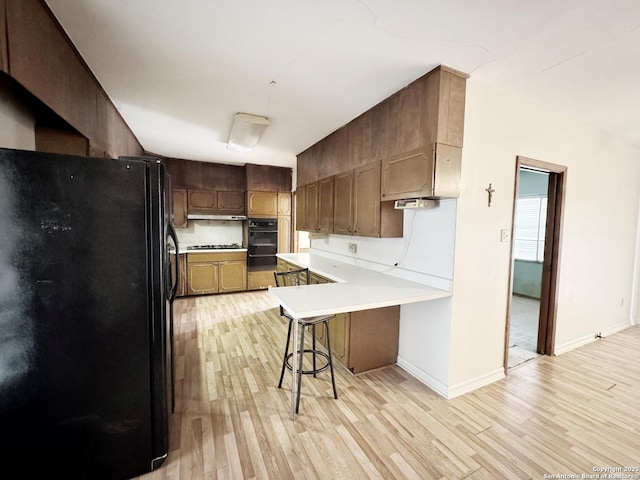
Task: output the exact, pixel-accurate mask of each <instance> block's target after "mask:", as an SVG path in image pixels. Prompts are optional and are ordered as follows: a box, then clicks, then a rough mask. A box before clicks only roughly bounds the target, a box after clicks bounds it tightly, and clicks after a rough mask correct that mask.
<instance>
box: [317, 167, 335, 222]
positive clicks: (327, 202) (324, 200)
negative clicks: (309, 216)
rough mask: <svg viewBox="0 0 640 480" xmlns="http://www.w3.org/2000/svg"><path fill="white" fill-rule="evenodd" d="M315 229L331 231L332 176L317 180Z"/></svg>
mask: <svg viewBox="0 0 640 480" xmlns="http://www.w3.org/2000/svg"><path fill="white" fill-rule="evenodd" d="M317 215H318V216H317V222H316V231H318V232H323V233H331V232H332V231H333V177H328V178H324V179H322V180H320V181H319V182H318V205H317Z"/></svg>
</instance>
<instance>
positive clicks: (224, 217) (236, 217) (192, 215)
mask: <svg viewBox="0 0 640 480" xmlns="http://www.w3.org/2000/svg"><path fill="white" fill-rule="evenodd" d="M246 219H247V217H246V215H210V214H204V213H190V214H189V215H187V220H246Z"/></svg>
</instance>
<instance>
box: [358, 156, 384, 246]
mask: <svg viewBox="0 0 640 480" xmlns="http://www.w3.org/2000/svg"><path fill="white" fill-rule="evenodd" d="M353 234H354V235H358V236H362V237H379V236H380V163H379V162H372V163H369V164H367V165H364V166H362V167H359V168H356V169H355V171H354V174H353Z"/></svg>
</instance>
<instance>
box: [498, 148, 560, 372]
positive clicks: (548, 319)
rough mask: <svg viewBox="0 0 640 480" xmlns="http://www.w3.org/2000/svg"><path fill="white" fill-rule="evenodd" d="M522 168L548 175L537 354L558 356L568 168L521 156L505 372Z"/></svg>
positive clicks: (506, 346)
mask: <svg viewBox="0 0 640 480" xmlns="http://www.w3.org/2000/svg"><path fill="white" fill-rule="evenodd" d="M522 168H526V169H530V170H539V171H541V172H545V173H548V174H549V188H548V192H547V224H546V230H545V251H544V260H543V265H542V288H541V292H540V312H539V320H538V342H537V352H538V353H540V354H542V355H554V354H555V337H556V315H557V310H558V276H559V272H560V251H561V241H560V239H561V232H562V225H563V218H564V215H563V210H564V208H563V207H564V196H565V190H566V182H567V167H565V166H564V165H557V164H553V163H548V162H543V161H540V160H535V159H532V158H527V157H523V156H520V155H518V156H517V157H516V170H515V188H514V197H513V205H514V207H513V217H512V222H511V239H512V240H511V251H510V258H509V260H510V267H509V292H508V299H507V321H506V326H505V342H504V371H505V374H506V373H507V371H508V370H509V331H510V329H511V298H512V295H513V273H514V258H513V235H514V233H515V223H516V208H515V205H516V200H517V198H518V192H519V188H520V170H521V169H522Z"/></svg>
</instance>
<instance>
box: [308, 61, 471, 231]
mask: <svg viewBox="0 0 640 480" xmlns="http://www.w3.org/2000/svg"><path fill="white" fill-rule="evenodd" d="M466 78H467V77H466V76H465V75H464V74H461V73H460V72H456V71H453V70H451V69H448V68H447V67H443V66H440V67H438V68H435V69H434V70H432V71H430V72H428V73H427V74H425V75H424V76H422V77H420V78H419V79H417V80H416V81H414V82H412V83H410V84H409V85H407V86H406V87H404V88H402V89H401V90H399V91H397V92H396V93H394V94H393V95H391V96H390V97H389V98H387V99H385V100H384V101H382V102H380V103H379V104H378V105H376V106H374V107H372V108H371V109H370V110H368V111H367V112H365V113H364V114H362V115H360V116H359V117H357V118H355V119H354V120H352V121H351V122H349V123H348V124H347V125H345V126H344V127H342V128H340V129H338V130H336V131H335V132H333V133H331V134H330V135H328V136H327V137H325V138H324V139H322V140H320V141H319V142H317V143H316V144H314V145H312V146H311V147H309V148H308V149H307V150H305V151H304V152H301V153H300V154H299V155H298V163H297V166H298V185H309V184H311V183H313V182H315V181H318V180H319V179H321V178H323V177H325V176H327V175H329V174H331V175H342V174H343V173H344V172H347V171H349V170H356V169H361V168H368V167H367V165H368V164H369V163H370V162H376V161H383V160H385V161H387V160H389V159H395V158H396V157H398V156H405V155H407V154H408V153H411V152H413V151H415V150H418V149H425V150H426V151H428V152H431V150H433V149H434V148H435V149H437V150H438V151H439V152H440V155H439V157H436V163H437V160H438V158H442V159H443V162H442V164H439V165H435V166H434V167H433V168H430V165H429V164H428V162H414V165H415V166H417V167H418V168H423V167H424V170H416V171H414V172H413V173H414V174H415V175H416V178H414V179H410V180H409V183H413V185H408V186H401V187H400V188H396V186H397V180H396V179H395V178H394V179H393V180H391V186H389V185H387V187H389V188H388V189H387V190H385V191H384V192H383V193H384V194H385V196H384V198H385V199H388V200H391V199H392V198H407V197H406V196H404V197H397V196H396V195H395V193H391V192H392V191H394V192H396V191H397V192H398V195H407V194H405V193H402V194H400V193H399V192H400V191H402V189H407V191H409V192H416V191H420V192H422V191H424V190H429V188H430V187H423V185H425V183H426V182H425V176H428V175H440V174H443V175H442V180H440V181H435V182H431V183H432V184H433V185H432V193H429V194H427V195H423V196H438V197H447V196H457V193H455V192H456V191H457V190H456V189H453V191H454V193H453V194H450V193H449V192H451V191H452V187H453V183H454V182H453V181H452V179H453V176H454V175H455V174H456V172H457V175H458V177H459V164H458V163H457V157H456V155H457V153H455V151H447V152H444V149H446V148H447V147H450V148H455V147H457V148H462V140H463V137H464V107H465V96H466V93H465V90H466ZM345 139H346V140H345ZM460 156H461V155H460ZM454 158H455V159H454ZM405 165H406V168H405V167H402V175H403V176H405V177H407V175H406V173H405V172H406V171H408V170H409V162H407V163H406V164H405ZM398 172H400V170H398ZM368 173H369V172H367V174H366V175H368ZM391 176H392V177H393V174H391ZM387 177H389V175H387ZM396 177H397V175H396ZM354 181H355V182H356V183H357V182H358V181H359V180H358V179H355V178H354ZM367 181H368V180H367ZM440 187H442V189H440ZM355 189H356V185H355V184H354V191H355ZM359 203H360V206H362V202H359ZM335 208H339V207H337V206H336V207H335ZM353 208H354V209H355V210H354V211H355V212H356V213H355V214H354V215H355V217H354V219H353V221H354V222H355V224H356V225H357V226H358V229H359V230H360V232H358V233H356V232H353V233H354V234H357V235H366V236H371V235H372V233H364V232H365V231H367V230H370V229H368V228H365V227H364V226H363V225H361V222H362V221H364V220H365V219H366V223H367V224H371V222H372V221H373V222H375V217H374V214H375V210H374V209H373V208H372V209H370V210H369V211H366V212H364V211H359V210H358V205H357V204H354V207H353ZM380 208H381V213H382V212H384V211H389V206H388V205H381V206H380ZM392 216H393V215H392ZM340 218H344V217H343V216H342V215H341V217H340ZM381 222H382V223H381V232H382V233H381V235H382V236H385V235H386V234H385V233H384V232H385V231H387V228H386V227H385V222H384V218H382V219H381ZM335 229H336V227H335V226H334V231H335ZM338 231H340V232H344V228H343V225H340V226H339V227H338ZM391 236H395V234H394V235H391Z"/></svg>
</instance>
